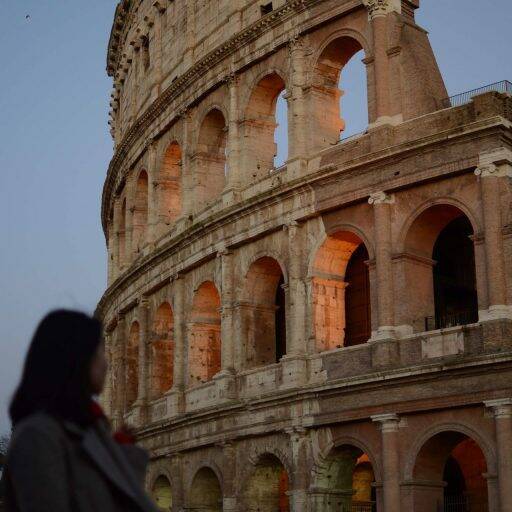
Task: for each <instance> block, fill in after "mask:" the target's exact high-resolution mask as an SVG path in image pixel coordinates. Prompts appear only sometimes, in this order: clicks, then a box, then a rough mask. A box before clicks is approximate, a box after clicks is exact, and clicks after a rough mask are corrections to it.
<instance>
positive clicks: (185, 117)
mask: <svg viewBox="0 0 512 512" xmlns="http://www.w3.org/2000/svg"><path fill="white" fill-rule="evenodd" d="M180 118H181V122H182V125H183V147H182V150H181V159H182V163H183V166H182V168H181V179H182V186H183V190H182V193H183V202H182V208H183V217H184V218H185V220H188V219H187V218H188V217H189V216H190V215H192V214H193V212H194V176H193V169H192V158H191V156H192V147H191V146H192V133H191V130H192V115H191V112H190V110H188V109H183V110H182V111H181V112H180Z"/></svg>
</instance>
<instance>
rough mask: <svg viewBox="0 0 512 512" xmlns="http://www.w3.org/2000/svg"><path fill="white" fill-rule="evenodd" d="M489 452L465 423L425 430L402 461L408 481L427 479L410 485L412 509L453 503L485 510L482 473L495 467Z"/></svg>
mask: <svg viewBox="0 0 512 512" xmlns="http://www.w3.org/2000/svg"><path fill="white" fill-rule="evenodd" d="M486 448H487V449H486ZM490 455H491V453H490V450H489V449H488V447H486V445H485V444H482V439H481V436H478V434H477V433H476V432H475V431H474V430H473V429H472V428H468V427H467V426H465V425H460V424H451V425H450V424H445V425H438V426H436V427H434V428H432V429H429V431H428V432H427V433H426V434H424V435H423V436H421V438H420V439H418V441H417V442H416V443H415V445H414V447H413V451H411V452H410V456H409V457H408V458H407V460H406V469H405V471H406V473H405V474H406V475H408V476H410V481H411V482H412V483H413V484H414V482H416V481H418V482H428V485H420V486H414V485H413V487H412V493H411V497H410V499H411V505H412V506H413V507H414V510H417V511H420V512H421V511H423V510H433V509H434V508H435V507H438V508H440V507H443V506H444V508H445V509H451V508H452V506H453V505H454V504H457V505H458V506H459V507H462V508H461V509H463V510H466V509H470V510H487V506H488V504H489V493H488V489H487V487H488V486H487V482H486V479H485V476H484V475H486V474H488V473H491V474H493V471H494V470H495V465H494V464H493V463H491V464H492V466H491V465H490V460H489V456H490Z"/></svg>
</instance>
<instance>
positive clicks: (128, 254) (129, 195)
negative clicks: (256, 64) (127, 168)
mask: <svg viewBox="0 0 512 512" xmlns="http://www.w3.org/2000/svg"><path fill="white" fill-rule="evenodd" d="M135 186H136V177H135V175H134V173H132V175H131V176H128V178H127V180H126V219H125V227H126V229H125V235H124V240H125V250H124V263H125V268H127V267H129V266H130V265H131V262H132V261H133V254H132V235H133V212H134V211H135V205H134V203H135Z"/></svg>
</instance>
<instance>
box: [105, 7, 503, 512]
mask: <svg viewBox="0 0 512 512" xmlns="http://www.w3.org/2000/svg"><path fill="white" fill-rule="evenodd" d="M418 8H419V0H273V1H268V0H263V1H262V0H236V1H230V0H123V1H121V2H119V4H118V5H117V8H116V12H115V18H114V22H113V27H112V32H111V35H110V40H109V46H108V57H107V71H108V74H109V75H110V76H111V77H112V79H113V84H114V87H113V90H112V95H111V96H112V98H111V103H110V105H111V113H110V117H111V120H110V126H111V133H112V135H113V138H114V141H115V152H114V156H113V158H112V161H111V163H110V166H109V169H108V173H107V177H106V181H105V185H104V189H103V197H102V212H101V218H102V224H103V229H104V232H105V236H106V241H107V247H108V289H107V290H106V291H105V293H104V295H103V297H102V298H101V301H100V303H99V305H98V310H97V313H98V315H99V317H100V318H101V319H102V320H103V322H104V326H105V341H106V350H107V353H108V357H109V361H110V363H111V364H110V371H109V375H108V383H107V387H106V390H105V393H104V396H103V397H102V398H103V403H104V404H105V407H106V409H107V411H108V413H109V414H110V415H111V417H112V418H113V421H114V423H115V424H117V425H118V424H120V423H122V422H126V423H128V424H131V425H133V426H134V428H135V430H136V433H137V436H138V439H139V440H140V443H141V444H142V445H143V446H145V447H146V448H147V449H148V450H149V452H150V454H151V460H150V467H149V472H148V476H147V482H146V485H147V488H148V491H149V492H150V493H151V494H152V496H153V497H154V499H155V501H156V502H157V504H158V506H159V508H160V509H161V510H167V511H172V512H178V511H200V512H218V511H225V512H235V511H236V512H246V511H260V512H511V511H512V385H511V383H512V272H511V268H512V206H511V205H512V94H511V93H512V84H510V83H509V82H500V83H497V84H493V85H491V86H487V87H482V88H480V89H478V90H475V91H471V92H469V93H465V94H462V95H457V96H455V97H448V94H447V91H446V88H445V86H444V82H443V79H442V76H441V74H440V72H439V69H438V66H437V63H436V59H435V57H434V54H433V51H432V48H431V46H430V43H429V39H428V35H427V32H426V31H425V30H424V29H423V28H421V27H420V26H418V25H417V24H416V21H415V11H416V9H418ZM447 51H449V50H448V49H447ZM361 55H363V58H362V63H361ZM352 57H355V58H356V59H358V61H357V62H358V63H359V64H360V65H361V66H362V69H363V70H364V71H363V73H364V76H365V82H366V83H365V84H363V85H364V87H366V94H367V113H368V123H367V125H366V128H365V130H364V131H363V132H362V133H359V134H356V135H353V136H351V137H346V136H344V132H345V133H346V132H347V130H345V128H346V121H345V120H344V119H343V112H344V100H343V90H342V88H343V68H344V67H345V65H347V64H348V63H349V61H351V59H352ZM469 65H470V64H469V63H468V66H469ZM279 98H281V99H282V101H283V104H284V105H285V106H286V111H287V114H286V115H287V140H288V146H287V147H288V155H287V158H286V159H285V161H284V164H282V165H277V164H276V161H275V154H276V143H275V131H276V126H277V122H276V104H277V102H278V101H279Z"/></svg>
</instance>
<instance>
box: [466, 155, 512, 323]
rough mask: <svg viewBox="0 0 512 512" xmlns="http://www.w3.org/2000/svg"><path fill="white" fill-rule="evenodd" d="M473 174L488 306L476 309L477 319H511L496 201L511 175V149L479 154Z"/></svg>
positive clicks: (498, 205) (511, 308)
mask: <svg viewBox="0 0 512 512" xmlns="http://www.w3.org/2000/svg"><path fill="white" fill-rule="evenodd" d="M475 174H476V175H477V176H478V177H479V182H480V193H481V197H482V210H483V218H484V238H485V260H486V262H485V264H486V276H487V297H488V309H487V311H480V312H479V316H480V320H481V321H485V320H496V319H501V318H509V319H512V307H511V306H510V305H507V290H506V278H505V272H506V270H505V259H504V250H503V219H502V206H501V204H500V197H501V188H502V184H503V183H506V180H507V179H508V178H511V177H512V151H510V150H508V149H506V148H498V149H496V150H493V151H490V152H488V153H484V154H481V155H480V158H479V165H478V168H477V169H476V170H475Z"/></svg>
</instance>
